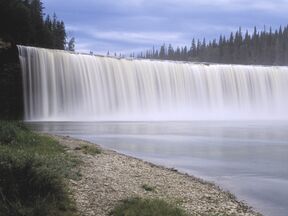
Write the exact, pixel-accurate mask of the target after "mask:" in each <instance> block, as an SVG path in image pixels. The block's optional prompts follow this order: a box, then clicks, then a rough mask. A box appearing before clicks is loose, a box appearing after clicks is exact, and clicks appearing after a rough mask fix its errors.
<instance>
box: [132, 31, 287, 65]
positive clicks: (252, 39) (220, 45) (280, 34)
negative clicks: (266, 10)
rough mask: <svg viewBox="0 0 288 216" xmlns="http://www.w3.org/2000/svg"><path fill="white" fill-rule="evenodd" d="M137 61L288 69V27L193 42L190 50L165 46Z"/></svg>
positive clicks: (143, 55) (188, 48)
mask: <svg viewBox="0 0 288 216" xmlns="http://www.w3.org/2000/svg"><path fill="white" fill-rule="evenodd" d="M137 57H139V58H147V59H164V60H175V61H192V62H211V63H224V64H257V65H288V26H286V27H284V28H282V27H280V28H279V29H277V30H275V31H272V28H270V29H269V31H266V29H265V28H264V30H263V31H258V30H257V28H256V27H254V31H253V33H251V34H249V32H248V31H246V32H245V34H243V33H242V31H241V28H239V30H238V31H236V32H235V33H233V32H232V33H231V34H230V36H229V37H228V38H226V37H225V36H223V35H220V37H219V39H214V40H211V41H209V42H206V40H205V38H204V39H203V40H197V41H196V40H195V39H192V42H191V45H190V46H184V47H176V48H174V47H173V46H172V45H171V44H169V45H168V46H166V45H165V44H163V45H162V46H161V47H160V49H159V50H158V49H154V48H152V49H151V50H147V51H146V52H142V53H140V55H138V56H137Z"/></svg>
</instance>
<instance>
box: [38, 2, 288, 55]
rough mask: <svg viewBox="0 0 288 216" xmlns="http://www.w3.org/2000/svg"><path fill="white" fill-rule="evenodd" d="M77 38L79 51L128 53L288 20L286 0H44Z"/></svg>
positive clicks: (287, 21) (285, 23)
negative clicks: (240, 28)
mask: <svg viewBox="0 0 288 216" xmlns="http://www.w3.org/2000/svg"><path fill="white" fill-rule="evenodd" d="M43 3H44V7H45V10H44V11H45V13H47V14H51V15H52V14H53V13H54V12H55V13H56V14H57V17H58V18H59V19H61V20H63V21H64V22H65V24H66V29H67V31H68V33H69V35H70V36H74V37H75V38H76V49H77V51H79V52H90V51H93V52H94V53H99V54H106V53H107V51H108V50H109V51H110V53H114V52H117V53H120V52H121V53H131V52H136V53H137V52H140V51H145V50H146V49H149V48H152V46H153V45H155V47H159V46H160V45H161V44H163V43H166V44H169V43H171V44H172V45H174V46H178V45H179V46H181V45H190V44H191V40H192V38H193V37H195V38H200V39H202V38H203V37H206V39H207V40H209V39H213V38H218V36H219V35H220V34H225V35H229V33H230V32H231V31H235V30H237V29H238V28H239V26H241V27H242V30H243V31H244V30H246V29H248V30H249V31H252V29H253V27H254V26H257V27H258V28H259V29H263V28H264V25H266V26H267V27H269V26H272V27H273V28H278V27H279V26H280V25H282V26H284V25H287V24H288V13H287V11H288V0H211V1H209V0H70V1H61V0H43Z"/></svg>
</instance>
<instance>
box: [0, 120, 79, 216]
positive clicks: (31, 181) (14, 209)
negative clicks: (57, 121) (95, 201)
mask: <svg viewBox="0 0 288 216" xmlns="http://www.w3.org/2000/svg"><path fill="white" fill-rule="evenodd" d="M79 162H80V160H79V159H78V158H77V157H76V156H73V155H71V154H68V153H67V152H66V151H65V148H64V147H63V146H61V145H59V144H58V143H57V142H56V141H55V140H53V139H52V138H50V137H47V136H42V135H38V134H35V133H34V132H31V131H30V130H28V129H27V128H26V127H25V126H23V125H22V124H21V123H15V122H5V121H0V173H1V175H0V216H4V215H5V216H18V215H19V216H39V215H41V216H52V215H53V216H65V215H67V216H68V215H69V216H73V215H76V213H75V207H74V201H73V200H72V199H71V196H70V194H69V190H68V188H67V186H66V183H65V181H66V179H68V178H71V179H77V178H79V176H80V174H79V170H78V167H77V165H78V164H79Z"/></svg>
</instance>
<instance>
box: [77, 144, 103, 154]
mask: <svg viewBox="0 0 288 216" xmlns="http://www.w3.org/2000/svg"><path fill="white" fill-rule="evenodd" d="M80 149H81V150H82V152H83V153H84V154H89V155H92V156H95V155H97V154H100V153H101V150H100V149H99V148H97V147H96V146H92V145H83V146H81V147H80Z"/></svg>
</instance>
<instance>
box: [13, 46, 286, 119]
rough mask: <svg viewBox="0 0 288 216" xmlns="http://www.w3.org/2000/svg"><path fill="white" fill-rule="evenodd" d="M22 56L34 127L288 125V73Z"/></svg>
mask: <svg viewBox="0 0 288 216" xmlns="http://www.w3.org/2000/svg"><path fill="white" fill-rule="evenodd" d="M18 49H19V58H20V63H21V67H22V73H23V91H24V110H25V119H26V120H32V121H38V120H47V121H90V120H91V121H106V120H109V121H117V120H122V121H131V120H132V121H133V120H148V121H153V120H202V119H205V120H214V119H229V120H231V119H261V120H262V119H288V99H287V96H286V95H287V93H288V67H278V66H269V67H267V66H246V65H221V64H209V65H208V64H195V63H187V62H173V61H156V60H142V59H135V60H129V59H117V58H112V57H102V56H93V55H84V54H75V53H69V52H66V51H60V50H50V49H43V48H35V47H26V46H18Z"/></svg>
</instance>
